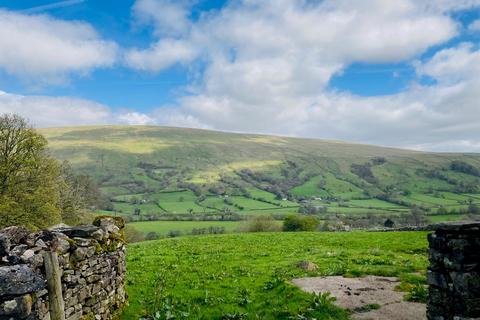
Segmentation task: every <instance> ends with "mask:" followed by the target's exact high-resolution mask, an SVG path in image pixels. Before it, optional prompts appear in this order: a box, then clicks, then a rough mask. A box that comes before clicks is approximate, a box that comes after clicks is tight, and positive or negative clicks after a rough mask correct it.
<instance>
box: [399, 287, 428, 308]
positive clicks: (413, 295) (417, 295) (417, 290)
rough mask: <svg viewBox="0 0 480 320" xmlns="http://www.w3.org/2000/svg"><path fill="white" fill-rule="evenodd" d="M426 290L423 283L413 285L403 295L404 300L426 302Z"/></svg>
mask: <svg viewBox="0 0 480 320" xmlns="http://www.w3.org/2000/svg"><path fill="white" fill-rule="evenodd" d="M427 297H428V290H427V288H426V287H425V286H424V285H423V284H417V285H415V286H413V287H412V288H411V290H410V292H409V293H407V294H406V295H405V297H403V299H404V300H405V301H411V302H421V303H427Z"/></svg>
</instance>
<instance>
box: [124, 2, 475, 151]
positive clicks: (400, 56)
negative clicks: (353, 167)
mask: <svg viewBox="0 0 480 320" xmlns="http://www.w3.org/2000/svg"><path fill="white" fill-rule="evenodd" d="M149 2H150V3H153V2H155V1H154V0H150V1H149ZM161 2H164V1H156V3H161ZM479 4H480V2H479V1H469V0H465V1H448V0H442V1H436V2H434V3H432V2H431V1H413V0H412V1H410V0H401V1H395V2H385V1H376V0H369V1H356V2H352V1H347V0H340V1H329V0H326V1H321V2H315V1H288V0H278V1H274V2H269V1H268V2H266V1H252V0H249V1H246V0H245V1H242V2H240V3H238V2H236V3H235V4H230V5H227V6H226V7H225V8H223V9H221V10H219V11H218V12H214V13H211V14H208V15H205V16H204V17H203V18H200V19H199V20H198V21H196V22H194V23H193V22H192V23H191V24H190V25H188V27H185V28H183V27H182V28H179V30H180V29H181V32H178V33H176V34H172V33H168V32H163V31H162V30H163V28H165V26H164V25H163V24H161V23H156V24H155V28H156V30H157V31H156V32H157V34H159V35H162V36H160V37H159V40H158V42H156V43H154V44H153V45H152V47H151V48H149V49H147V50H138V49H137V50H135V51H132V52H135V54H138V55H139V56H140V55H143V57H142V59H139V61H138V62H137V63H130V65H131V66H133V67H136V68H137V69H142V70H149V71H154V72H158V71H161V70H162V69H164V68H167V67H169V66H170V65H172V64H175V63H179V62H180V63H184V62H185V60H188V61H193V60H194V59H197V58H198V59H202V60H203V62H204V63H205V65H206V66H205V71H204V74H203V77H202V79H201V81H199V82H198V83H196V84H195V86H193V89H192V92H193V93H192V94H191V95H188V96H185V97H182V98H180V99H179V101H178V106H177V108H176V109H175V112H174V115H175V116H172V110H171V109H170V108H167V109H165V108H159V109H158V110H157V111H156V112H154V113H153V114H152V115H151V117H154V118H156V119H157V122H159V123H168V124H170V121H171V120H177V121H178V120H179V119H189V120H188V122H187V123H189V124H193V125H195V126H206V127H211V128H215V129H221V130H233V131H244V132H261V133H274V134H287V135H296V136H309V137H320V138H334V139H344V140H353V141H361V142H368V143H377V144H384V145H394V146H401V147H409V148H416V149H429V150H462V149H463V148H467V150H476V151H480V148H479V144H480V143H479V140H478V136H479V135H480V128H479V127H478V124H477V121H476V120H478V113H479V110H478V107H477V104H476V102H475V101H478V99H480V86H479V81H478V80H476V78H477V77H476V75H477V74H478V71H479V70H478V68H479V67H480V60H479V58H478V55H479V51H477V50H476V49H475V48H474V47H473V46H472V45H471V44H461V45H459V46H458V47H455V48H449V49H445V50H441V51H440V52H438V53H437V54H435V55H434V56H433V57H432V58H431V59H428V60H426V61H423V62H416V64H415V68H416V70H417V73H418V76H419V77H428V78H431V79H432V80H433V81H434V82H435V85H432V86H423V85H420V84H412V85H411V87H410V88H408V89H407V90H406V91H405V92H402V93H400V94H396V95H390V96H380V97H359V96H355V95H352V94H349V93H346V92H332V91H330V90H329V89H328V84H329V81H330V79H331V78H332V76H333V75H335V74H337V73H340V72H342V71H343V69H344V68H345V67H346V66H348V65H349V64H351V63H354V62H366V63H386V62H387V63H388V62H400V61H411V60H412V59H415V58H416V57H418V56H419V55H420V54H421V53H422V52H424V51H425V50H426V49H428V48H430V47H432V46H434V45H439V44H441V43H444V42H446V41H447V40H449V39H451V38H453V37H454V36H456V35H457V34H458V33H459V30H460V26H459V24H458V23H457V22H455V21H454V20H453V19H452V18H450V17H449V15H447V13H449V12H451V11H454V10H462V9H466V8H471V7H473V6H478V5H479ZM183 25H185V24H183ZM169 28H170V29H171V26H169V27H168V28H166V29H165V30H167V31H168V30H169ZM168 41H170V42H171V43H172V44H174V43H182V45H185V46H187V45H189V46H190V48H192V49H191V50H190V51H189V52H190V54H189V55H188V58H187V59H184V58H183V57H182V55H178V58H177V59H175V56H176V55H175V54H168V52H169V51H172V52H173V51H175V49H174V48H175V46H174V45H162V44H164V43H167V42H168ZM165 55H168V56H169V57H171V58H173V59H165ZM132 60H133V59H132V58H131V57H128V55H127V61H130V62H131V61H132ZM140 60H142V61H143V64H140Z"/></svg>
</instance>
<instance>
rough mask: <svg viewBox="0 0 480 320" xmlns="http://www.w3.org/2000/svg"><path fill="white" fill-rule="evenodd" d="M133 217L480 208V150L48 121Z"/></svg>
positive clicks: (63, 152) (448, 212)
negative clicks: (420, 149) (66, 125)
mask: <svg viewBox="0 0 480 320" xmlns="http://www.w3.org/2000/svg"><path fill="white" fill-rule="evenodd" d="M40 133H42V134H43V135H45V136H46V137H47V139H48V141H49V148H50V150H51V152H52V154H53V155H54V156H55V157H57V158H58V159H61V160H68V161H69V162H70V163H71V164H72V166H73V167H74V168H75V169H77V170H79V171H80V172H82V173H86V174H88V175H90V176H91V177H93V178H94V179H95V181H97V182H98V184H99V186H100V190H101V191H102V192H103V193H104V194H105V195H107V196H108V198H109V199H110V201H111V202H110V203H108V204H107V205H106V206H105V207H104V208H102V209H103V210H104V211H107V212H108V213H115V214H119V215H122V216H124V217H128V218H129V219H131V220H158V219H165V220H167V219H177V220H178V219H184V220H239V219H242V218H245V217H248V216H250V215H259V214H271V215H273V216H276V217H283V216H285V215H287V214H291V213H297V212H303V213H307V214H316V215H319V216H322V215H323V216H325V217H328V216H330V217H331V216H339V215H340V216H343V217H349V216H351V217H355V216H357V217H358V216H368V217H370V218H371V219H374V218H372V216H382V217H385V216H392V217H395V216H401V215H402V214H406V213H409V212H411V210H412V208H417V209H418V210H421V211H422V212H423V213H424V214H426V215H427V216H428V217H429V219H430V221H441V220H458V219H462V218H464V217H466V216H467V215H468V214H478V212H477V211H478V207H477V205H476V203H480V154H460V153H427V152H418V151H411V150H402V149H394V148H386V147H378V146H371V145H362V144H354V143H346V142H339V141H326V140H316V139H300V138H287V137H277V136H266V135H253V134H235V133H225V132H216V131H208V130H199V129H185V128H170V127H157V126H96V127H70V128H52V129H41V130H40Z"/></svg>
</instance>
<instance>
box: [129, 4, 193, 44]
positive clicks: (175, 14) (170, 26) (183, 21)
mask: <svg viewBox="0 0 480 320" xmlns="http://www.w3.org/2000/svg"><path fill="white" fill-rule="evenodd" d="M189 7H190V5H189V3H188V2H186V1H182V0H175V1H173V0H138V1H136V2H135V4H134V6H133V9H132V11H133V15H134V16H135V18H136V21H137V23H138V24H150V23H153V24H154V25H155V33H156V34H157V35H159V36H160V35H178V34H183V33H185V32H186V31H187V30H188V29H189V27H190V25H191V23H190V20H189V19H188V15H189V13H190V12H189Z"/></svg>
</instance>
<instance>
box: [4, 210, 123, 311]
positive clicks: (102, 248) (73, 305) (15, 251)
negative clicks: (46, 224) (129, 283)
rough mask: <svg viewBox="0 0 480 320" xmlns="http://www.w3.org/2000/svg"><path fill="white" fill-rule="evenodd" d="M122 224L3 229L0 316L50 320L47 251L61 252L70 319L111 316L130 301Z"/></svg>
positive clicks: (100, 221)
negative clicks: (45, 264)
mask: <svg viewBox="0 0 480 320" xmlns="http://www.w3.org/2000/svg"><path fill="white" fill-rule="evenodd" d="M123 228H124V222H123V220H122V219H119V218H114V217H99V218H97V219H95V221H94V223H93V225H84V226H78V227H59V228H55V229H52V230H48V231H40V232H36V233H31V232H29V231H28V230H26V229H24V228H21V227H8V228H5V229H3V230H1V231H0V320H6V319H9V320H10V319H42V320H47V319H50V312H49V292H48V290H47V285H46V282H47V275H46V274H45V266H44V252H46V251H54V252H56V253H57V254H58V261H59V266H60V273H61V286H62V295H63V301H64V312H65V318H66V319H67V320H78V319H85V320H87V319H113V318H115V317H116V316H117V315H118V314H119V312H120V311H121V309H122V307H123V306H124V305H125V303H126V293H125V287H124V282H125V281H124V280H125V242H124V238H123Z"/></svg>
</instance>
